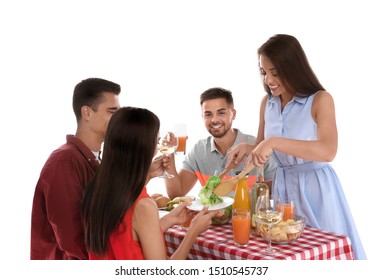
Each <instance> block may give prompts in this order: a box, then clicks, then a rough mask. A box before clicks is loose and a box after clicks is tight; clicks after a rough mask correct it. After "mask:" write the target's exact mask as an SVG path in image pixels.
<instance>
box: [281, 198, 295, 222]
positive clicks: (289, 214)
mask: <svg viewBox="0 0 383 280" xmlns="http://www.w3.org/2000/svg"><path fill="white" fill-rule="evenodd" d="M280 199H281V202H282V204H283V206H284V207H283V208H284V211H283V220H284V221H287V220H289V219H294V214H295V207H294V199H292V198H287V197H281V198H280ZM277 210H278V211H279V209H277Z"/></svg>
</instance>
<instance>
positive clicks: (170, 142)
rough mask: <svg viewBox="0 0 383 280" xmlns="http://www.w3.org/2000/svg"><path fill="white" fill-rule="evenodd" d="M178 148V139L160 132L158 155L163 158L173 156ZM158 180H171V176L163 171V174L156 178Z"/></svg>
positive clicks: (169, 133) (168, 133) (167, 133)
mask: <svg viewBox="0 0 383 280" xmlns="http://www.w3.org/2000/svg"><path fill="white" fill-rule="evenodd" d="M177 147H178V138H177V137H176V136H175V135H174V134H173V133H171V132H160V135H159V138H158V142H157V150H158V152H159V153H161V154H163V155H164V156H170V155H171V154H173V153H174V152H175V151H176V149H177ZM158 177H159V178H173V177H174V176H173V175H172V174H169V173H167V172H166V170H164V172H163V173H162V174H161V175H160V176H158Z"/></svg>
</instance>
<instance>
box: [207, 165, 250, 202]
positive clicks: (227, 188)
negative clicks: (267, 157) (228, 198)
mask: <svg viewBox="0 0 383 280" xmlns="http://www.w3.org/2000/svg"><path fill="white" fill-rule="evenodd" d="M230 165H231V164H230ZM254 168H255V165H254V164H253V163H251V164H250V165H249V166H248V167H247V168H246V169H244V170H243V171H242V172H241V173H239V174H238V175H237V176H235V177H233V178H231V179H229V180H226V181H224V182H221V183H220V184H219V185H218V186H216V187H215V188H214V190H213V193H215V194H216V195H218V196H225V195H227V194H228V193H230V192H231V191H233V190H234V188H235V186H236V185H237V183H238V182H239V180H241V179H242V178H243V177H245V176H246V174H247V173H249V172H250V171H251V170H253V169H254Z"/></svg>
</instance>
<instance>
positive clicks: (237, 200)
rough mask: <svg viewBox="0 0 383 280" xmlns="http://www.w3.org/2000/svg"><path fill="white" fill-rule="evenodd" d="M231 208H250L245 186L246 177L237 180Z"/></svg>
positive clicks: (247, 190)
mask: <svg viewBox="0 0 383 280" xmlns="http://www.w3.org/2000/svg"><path fill="white" fill-rule="evenodd" d="M233 209H248V210H250V209H251V202H250V195H249V189H248V188H247V178H246V177H245V178H242V179H240V180H239V182H238V184H237V187H236V189H235V194H234V203H233Z"/></svg>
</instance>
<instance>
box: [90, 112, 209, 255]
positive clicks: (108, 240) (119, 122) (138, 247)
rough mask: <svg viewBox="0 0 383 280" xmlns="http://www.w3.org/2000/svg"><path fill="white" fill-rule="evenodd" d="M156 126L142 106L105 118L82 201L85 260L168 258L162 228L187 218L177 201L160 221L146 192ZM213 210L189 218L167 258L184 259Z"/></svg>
mask: <svg viewBox="0 0 383 280" xmlns="http://www.w3.org/2000/svg"><path fill="white" fill-rule="evenodd" d="M159 127H160V121H159V119H158V117H157V116H156V115H155V114H153V113H152V112H150V111H149V110H146V109H141V108H133V107H124V108H121V109H119V110H118V111H117V112H116V113H114V115H113V116H112V118H111V119H110V122H109V125H108V128H107V132H106V137H105V143H104V152H103V158H102V161H101V164H100V167H99V169H98V170H97V173H96V176H95V178H94V179H93V180H92V181H91V183H90V184H89V186H88V188H87V191H86V193H85V197H84V201H83V214H84V223H85V244H86V248H87V250H88V252H89V258H90V259H166V258H167V254H166V249H165V241H164V236H163V231H165V230H166V229H167V228H168V227H170V226H172V225H174V224H181V223H182V222H184V221H185V220H186V219H187V214H186V212H187V211H186V208H185V206H186V205H187V204H186V203H183V204H180V205H179V206H178V207H177V208H175V209H174V210H173V211H172V212H171V213H169V214H168V215H166V216H165V217H164V218H163V219H162V220H161V222H160V220H159V217H158V208H157V205H156V203H155V202H154V201H153V200H152V199H151V198H150V197H149V195H148V194H147V192H146V188H145V182H146V181H147V176H148V171H149V167H150V165H151V163H152V159H153V156H154V155H155V154H156V152H157V139H158V131H159ZM214 214H215V212H213V211H212V212H207V209H205V210H204V211H201V212H200V213H199V214H198V215H197V216H196V217H195V218H194V219H193V221H192V223H191V226H190V228H189V230H188V232H187V234H186V236H185V238H184V240H183V241H182V243H181V244H180V246H179V247H178V249H177V251H176V252H175V253H174V254H173V255H172V256H171V258H172V259H185V258H186V256H187V254H188V252H189V250H190V248H191V246H192V244H193V242H194V240H195V238H196V237H197V236H198V235H199V234H200V233H201V232H203V231H205V230H206V229H207V228H208V227H209V225H210V223H211V218H212V216H213V215H214Z"/></svg>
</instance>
